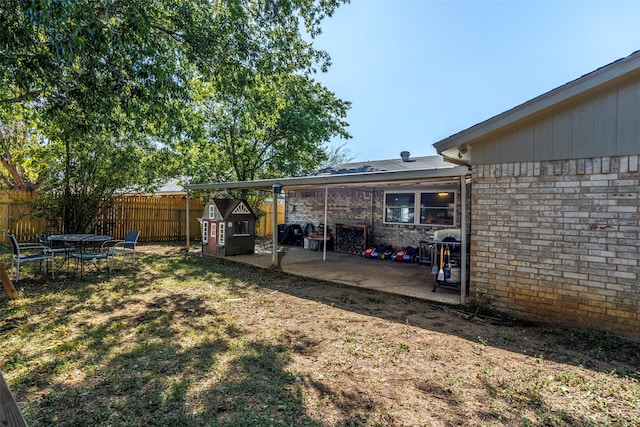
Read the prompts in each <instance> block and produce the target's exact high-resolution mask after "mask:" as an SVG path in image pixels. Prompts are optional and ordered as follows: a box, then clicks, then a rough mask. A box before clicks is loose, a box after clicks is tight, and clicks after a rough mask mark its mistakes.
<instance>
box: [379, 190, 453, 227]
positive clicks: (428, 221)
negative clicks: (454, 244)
mask: <svg viewBox="0 0 640 427" xmlns="http://www.w3.org/2000/svg"><path fill="white" fill-rule="evenodd" d="M416 212H418V213H419V215H416ZM455 218H456V192H455V191H415V192H403V193H401V192H388V193H385V196H384V222H385V223H386V224H415V225H430V226H449V227H450V226H455Z"/></svg>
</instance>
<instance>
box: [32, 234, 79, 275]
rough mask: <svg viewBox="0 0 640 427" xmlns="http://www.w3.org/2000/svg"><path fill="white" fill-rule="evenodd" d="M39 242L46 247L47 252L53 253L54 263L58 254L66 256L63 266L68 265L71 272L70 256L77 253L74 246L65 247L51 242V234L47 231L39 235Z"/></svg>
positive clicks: (62, 244) (59, 243)
mask: <svg viewBox="0 0 640 427" xmlns="http://www.w3.org/2000/svg"><path fill="white" fill-rule="evenodd" d="M37 240H38V242H39V243H40V244H42V245H44V246H46V247H47V248H48V249H47V252H51V254H52V255H53V263H54V264H55V257H56V254H63V255H64V260H63V262H62V265H61V266H60V267H62V266H64V265H65V264H67V272H68V270H69V268H68V267H69V264H70V263H69V255H70V254H71V253H73V252H75V251H76V248H75V247H74V246H68V245H65V244H64V243H61V242H53V241H51V240H49V233H48V232H46V231H43V232H41V233H40V234H38V238H37Z"/></svg>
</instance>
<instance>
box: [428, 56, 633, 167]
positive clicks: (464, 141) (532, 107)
mask: <svg viewBox="0 0 640 427" xmlns="http://www.w3.org/2000/svg"><path fill="white" fill-rule="evenodd" d="M639 74H640V51H636V52H634V53H632V54H631V55H629V56H627V57H626V58H622V59H619V60H617V61H615V62H612V63H611V64H608V65H606V66H604V67H601V68H598V69H597V70H595V71H592V72H591V73H589V74H585V75H584V76H582V77H580V78H578V79H576V80H573V81H571V82H569V83H566V84H564V85H562V86H560V87H558V88H556V89H553V90H551V91H549V92H546V93H544V94H542V95H540V96H538V97H536V98H533V99H531V100H529V101H527V102H525V103H523V104H520V105H518V106H516V107H514V108H512V109H510V110H507V111H505V112H503V113H501V114H498V115H497V116H494V117H492V118H490V119H488V120H485V121H483V122H481V123H478V124H476V125H474V126H472V127H470V128H467V129H465V130H463V131H461V132H458V133H456V134H454V135H452V136H450V137H448V138H445V139H443V140H441V141H438V142H436V143H435V144H433V146H434V147H435V149H436V151H437V152H438V154H442V155H444V156H445V157H446V158H449V159H455V160H458V158H459V159H460V163H464V164H468V163H469V161H470V150H468V148H469V147H470V146H471V143H472V142H474V141H477V140H479V139H481V138H487V137H490V136H492V135H497V134H499V133H500V132H503V131H505V130H508V129H510V128H513V127H515V126H518V125H520V124H522V123H523V122H525V121H530V120H532V119H535V118H537V117H540V116H542V115H544V114H546V113H548V112H549V111H551V110H555V109H559V108H561V107H563V106H565V105H569V104H571V103H573V102H576V101H577V100H579V99H581V98H584V97H586V96H589V94H592V93H593V92H595V91H599V90H602V89H603V88H605V87H607V86H611V85H614V84H616V83H618V82H620V81H621V80H624V79H627V78H629V77H631V76H633V75H639Z"/></svg>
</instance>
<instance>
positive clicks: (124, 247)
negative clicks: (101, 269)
mask: <svg viewBox="0 0 640 427" xmlns="http://www.w3.org/2000/svg"><path fill="white" fill-rule="evenodd" d="M139 237H140V232H139V231H133V230H129V231H127V235H126V236H125V238H124V240H110V241H107V242H105V243H104V244H103V246H102V247H103V251H104V252H105V253H106V254H107V256H108V257H109V259H110V264H109V269H110V270H111V269H113V264H114V262H115V258H116V256H118V255H119V256H121V257H122V264H123V265H124V263H125V261H126V258H128V257H129V258H131V263H132V264H135V262H136V246H138V238H139Z"/></svg>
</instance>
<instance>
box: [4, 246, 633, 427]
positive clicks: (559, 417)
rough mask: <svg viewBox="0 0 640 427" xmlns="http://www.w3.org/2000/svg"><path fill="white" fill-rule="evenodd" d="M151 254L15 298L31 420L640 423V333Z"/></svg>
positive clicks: (19, 390)
mask: <svg viewBox="0 0 640 427" xmlns="http://www.w3.org/2000/svg"><path fill="white" fill-rule="evenodd" d="M142 250H143V251H144V252H145V253H144V254H143V255H142V256H141V257H140V259H139V263H138V266H137V267H136V268H134V269H131V270H129V271H122V272H119V273H117V274H114V275H112V276H111V277H107V276H106V275H99V276H97V275H93V276H90V277H89V278H88V279H87V280H86V281H85V282H80V281H77V280H72V279H71V278H68V279H60V280H55V281H51V280H44V279H42V278H41V277H40V276H38V275H37V274H31V275H29V273H28V271H26V275H25V277H27V278H28V280H24V281H21V282H20V284H19V287H20V292H21V299H19V300H17V301H9V300H8V299H7V298H6V295H2V296H0V307H1V310H2V311H1V313H0V335H1V340H0V367H1V369H2V371H3V373H4V375H5V378H6V379H7V381H8V383H9V385H10V387H11V389H12V391H13V393H14V395H15V397H16V399H17V400H18V402H19V405H20V407H21V410H22V411H23V414H24V416H25V418H26V419H27V422H28V423H29V425H30V426H32V427H36V426H51V425H59V426H88V425H95V426H301V425H309V426H402V425H406V426H420V425H432V426H445V425H465V426H469V425H473V426H480V425H509V426H511V425H514V426H554V425H557V426H561V425H583V426H635V425H638V424H640V391H639V376H640V372H639V371H640V345H639V344H638V343H637V342H631V341H628V340H622V339H619V338H617V337H614V336H610V335H606V334H602V333H597V332H593V331H584V330H573V329H571V330H568V329H563V328H558V327H553V326H548V325H546V326H545V325H527V324H522V323H518V322H501V321H495V320H494V319H490V318H478V317H472V318H471V316H468V315H466V314H465V313H460V312H457V311H455V310H452V309H449V308H446V307H442V306H436V305H432V304H428V303H426V302H423V301H417V300H412V299H407V298H403V297H398V296H392V295H386V294H380V293H375V292H371V291H367V290H363V289H352V288H349V287H345V286H339V285H335V284H331V283H326V282H314V281H310V280H306V279H301V278H297V277H292V276H287V275H284V274H281V273H278V272H275V271H268V270H260V269H256V268H253V267H248V266H245V265H241V264H236V263H234V262H232V261H229V260H216V259H211V258H199V257H195V256H189V257H185V256H184V255H183V254H181V253H180V251H179V250H178V248H176V247H163V246H143V247H142ZM5 265H6V264H5Z"/></svg>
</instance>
